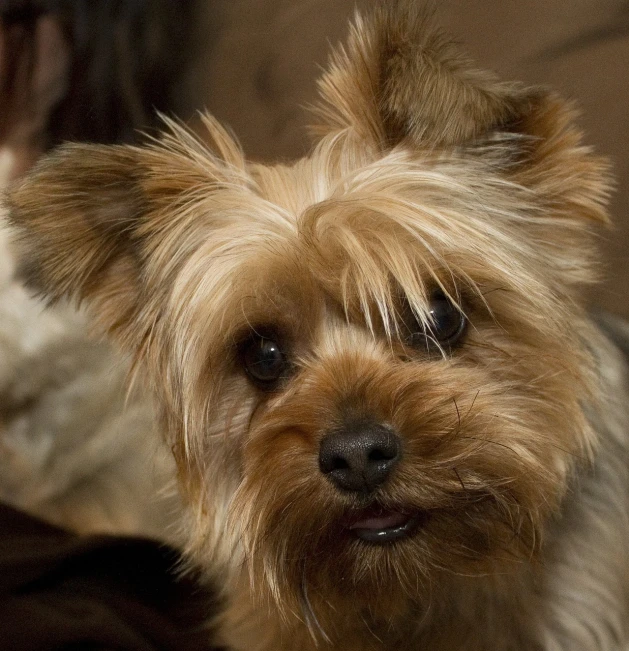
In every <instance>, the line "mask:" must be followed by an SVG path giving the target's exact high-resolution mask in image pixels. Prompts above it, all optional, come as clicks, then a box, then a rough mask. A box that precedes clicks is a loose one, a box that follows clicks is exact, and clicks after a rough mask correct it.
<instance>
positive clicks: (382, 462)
mask: <svg viewBox="0 0 629 651" xmlns="http://www.w3.org/2000/svg"><path fill="white" fill-rule="evenodd" d="M400 455H401V442H400V439H399V437H398V436H397V435H396V434H395V433H394V432H392V431H391V430H390V429H388V428H386V427H384V426H382V425H378V424H375V423H358V424H353V425H350V426H346V427H343V428H342V429H338V430H335V431H333V432H331V433H330V434H327V435H326V436H325V438H324V439H323V440H322V441H321V446H320V448H319V467H320V468H321V472H322V473H323V474H324V475H326V477H327V478H328V479H329V480H330V481H331V482H332V483H333V484H334V485H335V486H336V487H337V488H340V489H341V490H346V491H354V492H360V493H370V492H371V491H373V490H374V489H375V488H376V487H377V486H379V485H380V484H382V483H383V482H384V481H385V480H386V479H387V477H388V476H389V475H390V474H391V471H392V470H393V468H394V467H395V466H396V465H397V463H398V461H399V460H400Z"/></svg>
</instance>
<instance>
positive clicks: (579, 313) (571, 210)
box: [9, 2, 629, 651]
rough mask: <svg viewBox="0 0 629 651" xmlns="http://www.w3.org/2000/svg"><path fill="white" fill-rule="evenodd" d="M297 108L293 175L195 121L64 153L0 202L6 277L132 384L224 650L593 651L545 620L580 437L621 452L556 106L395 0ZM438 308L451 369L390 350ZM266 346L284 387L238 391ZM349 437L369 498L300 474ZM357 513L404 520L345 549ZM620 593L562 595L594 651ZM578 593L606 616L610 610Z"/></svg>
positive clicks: (401, 346) (564, 130)
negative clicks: (50, 308) (141, 398)
mask: <svg viewBox="0 0 629 651" xmlns="http://www.w3.org/2000/svg"><path fill="white" fill-rule="evenodd" d="M321 94H322V100H321V105H320V107H319V108H318V109H317V116H318V125H317V127H316V129H315V131H316V133H317V134H318V140H317V142H316V143H315V145H314V147H313V150H312V153H311V155H310V156H309V157H307V158H305V159H303V160H299V161H297V162H295V163H293V164H291V165H277V166H274V167H266V166H261V165H257V164H253V163H250V162H248V161H246V160H245V158H244V156H243V154H242V152H241V151H240V149H239V147H238V145H237V144H236V142H235V141H234V139H233V138H232V137H231V136H230V135H229V133H227V132H226V131H225V130H224V129H223V128H222V127H221V126H220V125H218V124H217V123H216V122H215V121H214V120H213V119H212V118H211V117H209V116H208V117H205V123H206V126H207V131H208V142H207V143H204V142H201V141H200V140H197V139H196V138H195V137H193V136H192V135H190V134H189V133H188V132H187V131H186V130H185V129H183V128H182V127H181V126H179V125H178V124H176V123H174V122H171V121H167V122H168V127H169V130H168V132H167V133H165V134H164V135H163V136H161V137H160V138H158V139H157V140H155V141H152V142H150V143H148V144H147V145H146V146H143V147H126V146H124V147H123V146H120V147H101V146H92V145H66V146H64V147H62V148H61V149H60V150H58V151H57V152H56V153H55V154H53V155H52V156H51V157H50V158H48V159H47V160H44V161H42V162H41V163H40V164H39V165H38V166H37V168H36V169H35V171H34V173H33V174H32V175H31V177H30V178H28V179H27V180H26V181H24V182H22V183H20V184H18V185H17V186H16V187H15V188H14V189H13V191H12V192H11V194H10V197H9V205H10V214H11V220H12V222H13V223H14V225H15V226H16V227H17V228H18V229H19V231H20V232H21V237H22V241H23V243H24V246H25V255H26V257H27V259H28V260H30V261H31V269H30V273H31V277H32V279H33V281H34V282H36V283H38V284H39V285H40V286H42V287H43V289H44V291H45V292H46V293H47V295H48V296H50V297H51V298H52V299H58V298H61V297H63V296H66V295H70V296H73V297H75V298H76V299H78V300H80V301H84V302H85V303H86V304H88V306H89V310H90V312H91V314H92V315H93V316H94V318H95V320H96V321H97V322H98V323H99V324H100V325H101V327H102V328H103V329H104V330H106V331H108V332H109V333H110V334H111V336H112V337H113V338H114V339H116V340H117V342H118V344H119V345H120V346H121V347H122V348H123V349H125V350H126V351H128V352H130V353H132V354H133V355H134V358H135V360H136V363H135V368H136V372H138V373H141V374H146V376H147V377H148V378H149V381H150V382H151V385H152V388H153V390H154V392H155V394H156V396H157V400H158V402H159V405H160V413H161V426H162V427H161V428H162V433H163V436H164V438H165V440H166V441H167V442H168V444H169V445H170V446H171V447H172V450H173V454H174V456H175V459H176V461H177V466H178V472H179V483H180V487H181V490H182V493H183V495H184V499H185V501H186V503H187V516H186V517H187V520H186V526H185V532H184V533H185V536H186V542H185V544H186V549H187V551H188V554H189V555H190V558H191V559H192V561H193V562H196V563H199V564H201V565H202V566H203V567H205V568H206V570H207V572H208V575H209V576H211V577H212V578H214V579H215V580H216V581H217V582H218V583H219V584H220V585H223V586H225V590H224V600H225V610H224V613H223V615H222V616H221V618H220V623H221V630H222V633H221V641H222V642H223V643H225V644H227V645H228V646H230V648H234V649H242V650H245V649H246V650H247V651H263V650H268V651H271V650H273V651H277V650H278V649H282V650H283V649H285V650H287V651H288V650H294V649H310V648H315V647H318V648H334V649H342V650H344V651H354V650H356V651H358V649H361V650H364V649H379V650H384V649H391V648H394V647H396V648H399V649H409V650H410V649H418V648H430V649H433V650H435V651H436V650H443V651H454V650H455V649H466V651H474V650H478V651H480V650H481V649H486V650H490V649H491V650H494V649H501V650H505V651H507V650H509V649H512V650H516V649H518V650H524V649H527V650H529V649H548V650H550V649H571V651H572V650H574V649H586V648H587V649H592V648H594V647H592V646H587V644H588V638H587V635H588V633H587V632H585V633H584V632H582V631H581V632H579V630H577V629H578V627H570V626H567V625H566V626H564V624H566V617H567V616H566V615H565V613H564V611H561V612H562V614H559V615H557V614H556V615H555V616H554V619H553V614H552V613H553V612H554V613H557V612H559V610H561V608H560V606H561V603H560V602H561V599H563V597H561V598H560V597H559V596H557V595H556V594H555V593H553V590H555V591H556V592H560V590H559V591H557V590H556V588H555V585H556V582H557V581H558V579H557V577H558V576H560V575H561V568H562V567H563V566H562V563H565V562H566V560H567V561H568V563H572V562H573V563H574V564H575V566H579V564H580V563H583V562H586V560H587V558H589V555H590V554H594V553H595V551H594V550H590V549H589V548H588V549H587V550H586V551H574V549H572V548H570V551H569V552H566V553H568V554H572V555H573V556H572V557H571V558H569V559H565V558H563V556H562V552H561V549H562V541H563V540H566V541H567V540H572V538H571V537H574V536H575V535H577V533H576V532H573V531H572V530H570V531H569V532H566V531H565V527H564V525H563V524H562V522H563V518H564V517H566V518H567V517H568V516H567V515H566V514H567V513H569V512H571V511H570V509H572V510H575V509H577V510H578V509H583V510H584V511H586V512H587V514H588V515H587V517H586V516H583V520H584V521H585V520H588V518H589V519H590V520H591V519H592V511H591V510H588V508H587V498H585V497H579V496H580V495H583V494H584V493H582V492H580V491H585V492H587V490H588V486H589V484H588V482H587V481H586V479H584V478H585V477H586V476H589V475H587V473H588V472H589V471H588V468H589V467H590V466H591V464H594V465H595V466H596V464H604V465H605V464H607V463H608V462H607V461H605V459H607V457H605V455H604V454H603V453H602V452H601V449H608V447H609V446H607V447H605V445H604V444H602V443H601V439H605V440H607V439H606V438H605V437H607V438H610V439H611V438H613V439H614V441H615V445H617V447H618V449H619V450H622V454H623V455H625V454H626V448H625V447H624V446H625V443H624V442H623V441H622V440H621V439H622V436H621V433H622V432H621V426H620V425H619V423H621V422H622V418H623V414H622V409H621V408H620V407H618V406H616V407H613V408H612V407H610V403H609V397H608V395H607V394H609V393H610V392H612V390H611V389H610V387H611V386H614V387H616V388H615V389H614V391H617V392H620V391H621V389H620V388H618V387H620V386H621V385H623V383H625V382H626V380H625V379H624V375H623V373H624V372H623V371H622V370H621V367H618V369H617V371H615V375H614V376H613V381H612V380H610V379H608V376H607V375H605V374H603V373H602V368H603V366H604V364H611V365H613V364H614V363H615V362H613V360H614V353H613V351H611V350H610V349H609V344H607V343H606V342H605V340H604V338H603V337H602V335H601V334H600V333H599V332H598V330H597V328H596V327H595V326H594V325H593V324H592V323H591V321H590V319H589V318H588V316H587V314H586V312H585V311H584V308H583V306H582V304H581V302H582V301H581V297H580V290H581V288H582V286H583V285H584V284H586V283H589V282H592V281H593V280H594V279H595V277H596V269H595V262H596V254H595V250H594V247H593V244H592V231H593V229H594V228H595V227H597V226H600V225H601V224H604V223H606V221H607V216H606V212H605V202H606V197H607V192H608V178H607V168H606V164H605V163H604V162H603V161H601V160H599V159H598V158H596V157H595V156H593V155H592V154H591V152H590V151H589V149H588V148H586V147H584V146H583V145H582V144H581V136H580V133H579V131H578V129H577V128H576V127H575V126H574V113H573V110H572V109H571V108H570V107H569V106H567V105H566V104H565V103H564V102H563V101H562V100H561V99H559V98H557V97H556V96H555V95H554V94H552V93H549V92H546V91H544V90H541V89H528V88H524V87H521V86H518V85H514V84H504V83H499V82H496V81H495V80H494V79H493V78H492V77H491V76H490V75H488V74H486V73H481V72H478V71H476V70H475V69H474V68H473V67H472V66H471V64H469V62H467V61H466V60H465V59H464V58H462V57H461V56H460V55H459V54H458V53H456V52H455V50H454V48H453V46H452V45H450V44H449V43H448V41H447V40H446V39H445V38H444V37H443V36H442V35H441V34H440V33H439V32H438V30H436V29H435V28H434V27H433V26H432V25H431V24H430V21H429V20H428V19H427V18H426V16H425V15H424V13H422V12H420V11H418V10H417V9H416V8H415V6H414V4H413V3H411V2H395V3H387V6H386V7H385V6H384V5H383V6H382V7H381V8H380V9H377V10H376V11H374V12H373V13H372V14H371V15H370V16H369V17H368V18H366V19H363V18H361V17H358V18H357V19H356V22H355V24H354V26H353V28H352V32H351V35H350V38H349V42H348V44H347V46H346V47H345V48H344V49H339V50H338V51H337V52H336V54H335V55H334V56H333V58H332V62H331V65H330V68H329V70H328V71H327V72H326V73H325V75H324V76H323V78H322V80H321ZM435 290H438V291H439V292H441V293H442V294H443V295H444V296H446V297H448V298H449V300H450V301H451V302H452V303H453V304H454V305H456V306H457V309H458V310H460V312H461V313H462V314H464V316H465V319H466V321H467V323H468V327H467V333H466V335H465V337H464V339H463V341H462V343H461V344H460V346H458V347H455V348H453V349H452V350H450V349H447V348H446V347H445V346H440V345H438V346H437V347H436V348H437V350H435V349H434V347H433V348H431V346H430V342H428V343H427V344H425V345H424V346H423V348H422V346H419V347H418V346H413V345H411V344H410V343H409V339H408V337H407V336H406V335H407V334H408V329H409V327H410V328H411V329H412V328H419V329H420V330H421V331H423V332H430V331H431V328H432V327H433V325H434V324H433V321H432V319H433V317H432V316H431V296H432V295H433V294H434V291H435ZM409 323H410V324H411V325H410V326H409ZM269 327H271V328H272V330H273V332H275V333H277V337H278V339H279V340H281V341H282V342H283V345H284V347H285V351H286V355H287V356H288V357H289V359H290V366H289V370H287V371H286V374H287V377H286V378H284V379H283V381H282V382H281V383H280V385H279V386H278V387H277V388H275V389H274V390H272V391H263V390H261V389H260V388H259V386H256V385H255V383H254V382H252V381H251V378H250V377H249V376H248V375H247V373H246V372H245V371H244V370H243V367H242V360H241V357H240V355H239V350H240V348H241V346H242V342H243V341H246V340H247V338H248V337H250V336H252V335H256V336H257V335H258V334H259V332H262V331H263V330H264V329H265V328H269ZM609 360H612V361H609ZM603 376H604V377H603ZM622 390H624V391H626V387H625V388H624V389H622ZM612 415H613V417H612ZM365 417H368V418H371V419H373V420H375V421H377V422H379V423H386V424H387V426H388V427H391V428H392V429H393V430H394V431H396V432H397V433H398V434H399V437H400V438H401V440H402V441H403V445H404V456H403V458H402V461H401V462H400V464H399V467H398V468H397V470H396V471H395V473H394V474H393V475H392V476H391V477H390V479H389V480H388V481H387V482H386V484H384V485H383V486H381V487H379V488H378V490H377V492H376V493H375V494H373V495H370V496H369V498H366V497H365V496H364V495H361V494H354V493H351V492H350V493H347V492H345V493H344V492H341V491H339V490H337V489H336V488H335V487H334V486H333V485H332V483H331V482H330V481H328V479H327V478H326V477H325V476H324V475H323V474H322V472H321V470H320V468H319V465H318V460H317V459H318V454H319V449H320V444H321V441H322V439H323V438H325V436H326V435H327V433H328V432H330V431H332V430H334V429H335V428H339V427H343V424H344V423H346V422H347V421H348V419H356V418H359V419H360V418H365ZM619 428H620V429H619ZM609 432H612V433H613V434H609ZM619 432H620V433H619ZM618 454H619V452H618V451H616V452H615V453H613V454H612V455H611V457H614V456H616V457H617V456H618ZM601 460H602V461H601ZM596 467H598V466H596ZM605 468H607V465H605ZM603 474H604V473H603ZM576 478H581V479H576ZM576 486H579V487H580V488H578V489H577V488H576ZM625 490H626V486H625ZM579 500H581V501H579ZM584 500H585V501H584ZM593 501H594V500H593ZM626 501H627V500H626V499H625V500H624V501H623V502H622V503H620V501H619V503H618V504H617V508H616V510H615V511H614V514H613V515H611V516H609V520H605V522H606V525H609V526H610V527H611V528H613V526H615V525H614V522H615V523H618V526H621V524H620V522H621V521H623V518H625V519H626V517H627V504H625V502H626ZM374 503H376V504H377V505H378V508H380V509H384V510H386V511H387V512H396V511H399V510H401V511H405V512H406V511H412V512H413V513H418V514H421V525H420V526H419V528H418V530H417V531H416V532H415V534H414V535H412V536H408V537H407V538H405V539H403V540H401V541H399V542H396V543H394V544H389V545H382V546H376V545H368V544H365V543H364V542H363V541H361V540H358V539H354V538H352V537H351V536H348V535H347V531H346V530H345V528H344V526H343V522H344V521H345V518H346V516H347V514H348V513H353V512H355V511H357V510H360V509H363V508H364V507H365V506H367V505H370V504H374ZM575 504H576V506H575ZM594 510H596V509H594ZM584 526H591V527H594V528H596V527H595V525H593V524H591V523H590V524H589V525H584ZM574 547H575V549H577V550H582V548H585V547H587V545H580V543H577V544H575V546H574ZM557 550H559V551H557ZM626 561H627V559H626V554H624V552H623V555H622V558H621V557H620V556H618V557H615V559H614V562H616V563H617V567H618V568H624V569H623V571H624V572H625V573H626V571H627V568H628V567H629V565H627V564H626ZM609 563H610V564H611V563H612V559H611V558H610V559H609ZM557 568H559V569H557ZM570 568H572V565H570ZM616 573H617V574H618V578H617V579H607V582H605V581H606V580H605V579H604V578H603V577H601V585H599V584H597V582H596V581H592V585H591V586H587V587H583V595H584V597H583V598H584V599H585V600H586V601H587V599H590V598H591V600H592V603H593V605H592V606H591V607H590V609H589V612H590V617H592V621H593V623H592V624H591V626H590V625H588V626H587V627H586V628H585V630H586V631H588V630H595V631H596V636H597V639H603V638H604V636H605V635H608V637H609V639H610V640H611V639H613V640H615V641H616V643H615V644H616V645H615V646H613V645H611V643H610V644H607V645H606V643H603V642H601V644H600V645H599V646H598V647H596V648H600V649H621V648H624V647H623V646H622V645H623V644H626V643H627V631H626V629H625V626H624V624H623V623H622V621H623V620H622V617H620V618H619V617H617V615H618V613H622V612H624V613H626V612H627V610H626V608H627V605H628V599H627V587H626V586H624V584H623V585H621V584H620V582H621V578H620V577H621V575H622V572H616ZM567 574H568V575H569V576H570V577H571V579H569V580H568V584H567V585H568V587H570V585H571V583H570V581H572V582H575V581H576V579H575V578H574V577H575V572H574V571H567ZM612 574H613V572H612ZM614 581H617V582H618V585H616V583H614ZM612 583H614V585H612ZM588 590H590V591H589V592H588ZM614 590H616V591H615V592H614ZM600 593H605V594H612V593H613V594H615V595H622V597H620V596H618V597H617V599H616V601H617V603H616V604H615V606H614V607H615V610H614V611H613V612H611V611H610V610H607V612H606V608H603V606H602V602H601V601H600V600H599V602H596V596H595V595H597V594H600ZM553 595H554V596H553ZM594 602H596V603H594ZM562 603H563V602H562ZM553 606H555V608H554V609H553ZM566 610H567V611H569V610H570V608H567V609H566ZM568 616H569V615H568ZM618 622H621V623H618ZM562 627H563V628H562ZM566 631H568V632H566ZM575 631H576V632H575ZM606 631H607V632H606ZM609 631H611V633H610V632H609Z"/></svg>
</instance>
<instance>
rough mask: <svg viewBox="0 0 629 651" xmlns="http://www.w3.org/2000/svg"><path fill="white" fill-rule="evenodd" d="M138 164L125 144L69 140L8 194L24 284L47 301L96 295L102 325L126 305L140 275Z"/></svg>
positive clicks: (124, 312)
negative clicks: (101, 305)
mask: <svg viewBox="0 0 629 651" xmlns="http://www.w3.org/2000/svg"><path fill="white" fill-rule="evenodd" d="M139 168H140V161H139V160H138V150H134V149H132V148H130V147H107V146H99V145H82V144H81V145H79V144H70V145H65V146H63V147H61V148H60V149H58V150H57V151H56V152H55V153H54V154H52V155H51V156H48V157H46V158H44V159H42V160H41V161H40V162H39V164H37V165H36V166H35V168H34V170H33V172H32V173H31V174H29V175H28V176H27V177H26V178H24V179H23V180H21V181H20V182H18V183H17V184H15V185H14V186H13V188H12V189H11V191H10V192H9V194H8V207H9V221H10V222H11V223H12V224H13V225H14V226H15V227H16V230H17V232H18V234H19V236H20V238H19V241H20V244H21V245H22V248H21V270H22V274H23V276H24V277H25V280H26V282H27V283H28V284H29V285H30V286H31V287H33V288H35V289H36V290H37V291H38V292H40V293H41V294H43V295H44V296H46V297H47V298H49V299H50V300H51V301H55V300H58V299H60V298H64V297H69V298H75V299H77V300H78V301H83V300H86V301H93V300H99V298H100V299H101V300H102V301H103V302H104V303H106V304H107V312H110V313H111V316H110V318H107V316H105V321H106V322H107V326H108V327H114V328H115V327H116V321H118V320H119V319H125V318H126V316H128V314H129V311H130V310H132V308H133V305H134V303H135V294H136V291H137V286H138V282H139V275H140V273H141V263H140V254H139V243H138V236H137V228H138V226H139V224H140V222H141V219H142V215H144V214H145V213H146V212H147V202H146V198H145V197H144V196H143V192H142V189H141V184H140V180H139V178H138V172H139ZM108 299H109V300H108ZM114 315H117V316H114Z"/></svg>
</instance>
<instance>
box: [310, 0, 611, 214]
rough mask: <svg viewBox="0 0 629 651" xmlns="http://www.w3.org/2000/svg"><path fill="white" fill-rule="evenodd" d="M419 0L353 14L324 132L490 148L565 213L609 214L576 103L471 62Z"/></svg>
mask: <svg viewBox="0 0 629 651" xmlns="http://www.w3.org/2000/svg"><path fill="white" fill-rule="evenodd" d="M422 6H424V7H425V5H424V3H422V2H419V1H418V0H382V1H381V2H380V4H379V5H378V7H376V8H375V10H373V11H372V12H371V13H370V14H369V15H367V17H366V18H363V17H361V16H360V15H357V16H356V19H355V22H354V24H353V26H352V28H351V31H350V35H349V38H348V41H347V43H346V45H345V46H342V47H339V48H338V49H337V50H336V51H335V52H334V53H333V55H332V58H331V62H330V65H329V68H328V70H327V72H326V73H325V74H324V75H323V77H322V78H321V79H320V80H319V90H320V98H321V99H320V103H319V104H318V105H316V106H315V108H314V110H315V116H316V117H317V118H318V123H317V124H315V125H314V127H313V130H314V132H315V133H316V134H318V135H325V134H329V133H334V132H340V131H346V132H347V133H350V134H354V136H355V137H357V138H358V139H360V140H362V141H364V142H368V143H370V144H371V146H372V147H375V148H376V150H379V151H381V152H383V153H384V152H386V151H388V150H389V149H391V148H393V147H395V146H397V145H403V146H406V147H407V148H410V149H414V150H418V151H426V152H429V151H431V150H453V149H456V150H457V151H458V152H459V153H462V154H464V155H473V156H485V157H486V158H487V159H488V160H492V161H494V162H495V163H496V164H497V165H499V166H501V168H502V169H501V172H503V173H504V174H505V175H506V176H508V177H509V179H510V180H515V181H516V182H517V183H519V184H521V185H523V186H525V187H530V188H531V189H534V190H535V191H536V192H538V196H539V197H540V199H541V198H544V200H545V202H546V203H547V204H548V205H549V206H555V207H557V206H559V207H560V208H561V211H562V212H563V213H564V214H567V215H569V216H572V217H585V218H586V219H593V220H595V221H603V222H605V221H606V220H607V217H606V213H605V211H604V210H603V208H602V206H603V204H604V203H605V202H606V198H607V193H608V189H609V182H608V178H607V168H608V166H607V163H606V162H605V161H603V160H602V159H598V158H595V157H594V156H592V155H591V153H590V151H589V150H588V149H587V148H586V147H583V146H582V145H581V133H580V131H579V130H578V129H577V128H576V127H575V126H574V117H575V111H574V110H573V109H572V108H571V107H570V105H568V104H566V103H565V102H564V101H563V100H561V99H560V98H559V97H557V96H556V95H555V94H553V93H551V92H549V91H547V90H545V89H543V88H526V87H524V86H522V85H520V84H517V83H504V82H499V81H497V80H496V78H495V77H494V76H493V75H492V74H490V73H487V72H483V71H480V70H478V69H476V68H475V67H474V65H473V64H472V63H471V61H470V60H469V59H468V58H467V57H466V56H465V55H463V54H462V53H461V52H460V51H459V49H458V47H456V45H455V44H453V43H452V42H451V41H450V40H449V39H448V38H447V36H445V35H444V34H443V33H442V32H441V31H440V29H439V28H438V27H436V26H435V24H434V19H433V15H432V14H433V12H432V11H431V10H427V9H425V8H422Z"/></svg>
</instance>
